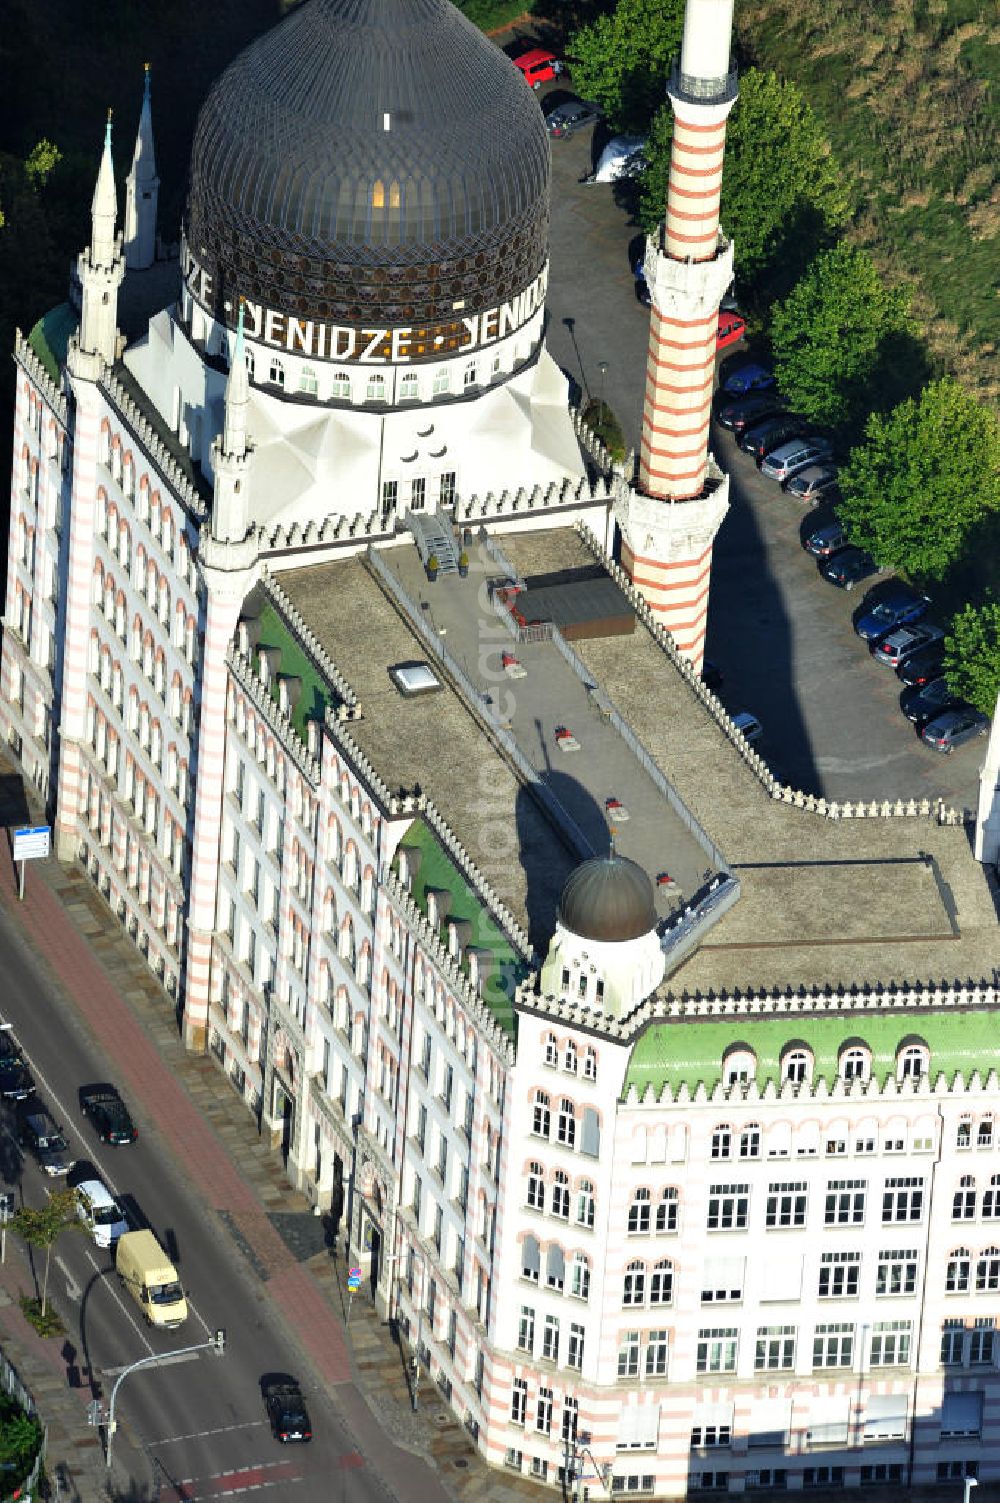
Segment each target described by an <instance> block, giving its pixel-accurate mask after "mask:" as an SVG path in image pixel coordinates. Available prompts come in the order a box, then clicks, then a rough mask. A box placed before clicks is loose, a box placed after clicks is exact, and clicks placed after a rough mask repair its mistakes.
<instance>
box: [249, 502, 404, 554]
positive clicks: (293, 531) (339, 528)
mask: <svg viewBox="0 0 1000 1503" xmlns="http://www.w3.org/2000/svg"><path fill="white" fill-rule="evenodd" d="M395 530H396V513H395V510H394V509H390V511H389V512H388V513H387V514H386V515H385V516H383V513H382V511H381V509H380V508H379V507H376V508H375V509H374V510H372V511H370V512H360V511H359V512H355V513H354V515H353V516H347V515H346V514H345V513H343V512H337V513H331V514H330V515H329V516H327V517H323V518H322V519H321V520H316V519H310V520H309V521H308V522H276V523H275V524H274V525H273V526H271V527H270V528H268V527H262V528H261V529H260V530H259V537H260V543H261V548H262V550H263V551H265V552H269V553H288V552H295V551H296V550H297V549H299V548H323V547H331V546H334V545H337V544H339V545H341V546H342V547H346V546H348V545H350V544H351V543H354V544H356V545H357V547H356V549H355V550H354V551H355V552H359V551H360V550H361V549H362V548H366V547H367V546H368V544H369V543H370V542H371V541H372V540H373V539H375V538H387V537H392V535H393V533H394V532H395Z"/></svg>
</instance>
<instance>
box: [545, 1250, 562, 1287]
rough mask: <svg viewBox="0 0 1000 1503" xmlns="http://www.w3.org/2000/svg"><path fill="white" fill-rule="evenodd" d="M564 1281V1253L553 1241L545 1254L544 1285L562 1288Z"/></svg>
mask: <svg viewBox="0 0 1000 1503" xmlns="http://www.w3.org/2000/svg"><path fill="white" fill-rule="evenodd" d="M565 1283H566V1254H565V1253H564V1252H563V1250H562V1248H561V1247H560V1246H559V1244H558V1243H557V1242H553V1243H552V1245H551V1246H550V1248H549V1250H548V1252H547V1253H546V1255H545V1287H546V1288H547V1289H562V1288H563V1286H564V1285H565Z"/></svg>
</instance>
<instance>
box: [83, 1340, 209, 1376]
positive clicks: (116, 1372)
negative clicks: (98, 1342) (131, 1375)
mask: <svg viewBox="0 0 1000 1503" xmlns="http://www.w3.org/2000/svg"><path fill="white" fill-rule="evenodd" d="M147 1345H148V1343H147ZM157 1355H159V1354H157ZM200 1356H201V1353H200V1352H164V1353H163V1355H162V1356H160V1357H159V1360H158V1361H157V1363H156V1366H157V1367H176V1366H177V1365H178V1363H180V1362H197V1361H198V1358H199V1357H200ZM134 1365H135V1364H134V1363H132V1362H124V1363H122V1365H121V1367H102V1368H101V1373H102V1376H103V1377H105V1378H120V1377H121V1375H122V1373H126V1372H128V1370H129V1368H130V1367H133V1366H134ZM150 1366H152V1363H150Z"/></svg>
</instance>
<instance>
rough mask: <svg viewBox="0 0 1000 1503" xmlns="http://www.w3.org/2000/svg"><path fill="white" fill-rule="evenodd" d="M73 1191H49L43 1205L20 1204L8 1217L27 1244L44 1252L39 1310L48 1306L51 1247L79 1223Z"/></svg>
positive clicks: (75, 1195) (74, 1192)
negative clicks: (66, 1231)
mask: <svg viewBox="0 0 1000 1503" xmlns="http://www.w3.org/2000/svg"><path fill="white" fill-rule="evenodd" d="M76 1205H77V1194H76V1191H75V1190H68V1189H67V1190H53V1191H52V1193H51V1195H50V1196H49V1198H48V1200H47V1201H46V1202H45V1204H44V1205H43V1206H22V1207H21V1209H20V1210H19V1211H15V1212H14V1215H13V1216H12V1217H11V1223H10V1224H11V1226H12V1227H13V1229H14V1231H15V1232H17V1233H18V1235H19V1236H21V1237H23V1238H24V1240H25V1242H27V1244H28V1246H29V1247H37V1248H39V1249H40V1250H42V1251H44V1253H45V1271H44V1273H43V1275H42V1290H41V1310H42V1314H43V1315H44V1314H45V1311H46V1309H47V1307H48V1297H49V1267H50V1264H51V1262H52V1249H53V1247H54V1246H55V1244H56V1242H57V1241H58V1240H59V1237H60V1236H61V1235H62V1233H63V1232H64V1231H65V1230H66V1228H67V1227H68V1226H72V1227H78V1226H79V1225H80V1222H79V1219H78V1217H77V1213H76Z"/></svg>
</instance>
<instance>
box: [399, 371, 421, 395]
mask: <svg viewBox="0 0 1000 1503" xmlns="http://www.w3.org/2000/svg"><path fill="white" fill-rule="evenodd" d="M399 400H400V401H401V402H418V401H419V400H420V377H419V376H418V375H417V374H416V373H415V372H414V371H407V372H406V374H405V375H404V377H403V379H402V380H401V381H400V383H399Z"/></svg>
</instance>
